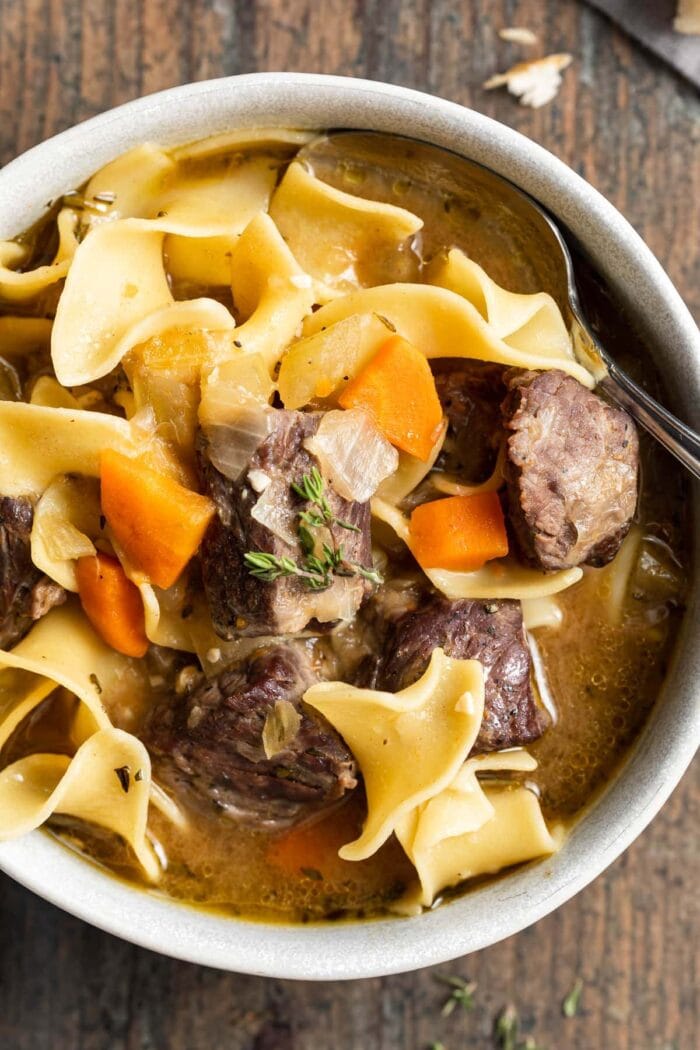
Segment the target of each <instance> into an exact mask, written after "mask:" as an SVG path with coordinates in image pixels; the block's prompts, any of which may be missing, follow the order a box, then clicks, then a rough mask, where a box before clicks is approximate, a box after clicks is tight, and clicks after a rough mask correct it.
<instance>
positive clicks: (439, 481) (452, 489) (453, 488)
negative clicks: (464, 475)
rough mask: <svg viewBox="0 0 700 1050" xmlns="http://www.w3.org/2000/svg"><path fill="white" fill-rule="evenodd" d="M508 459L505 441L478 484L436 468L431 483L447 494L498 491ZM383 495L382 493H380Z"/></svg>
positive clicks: (474, 494) (468, 494) (476, 493)
mask: <svg viewBox="0 0 700 1050" xmlns="http://www.w3.org/2000/svg"><path fill="white" fill-rule="evenodd" d="M505 459H506V446H505V442H504V443H503V444H502V445H501V447H500V449H499V450H498V456H497V458H496V462H495V464H494V467H493V470H492V471H491V474H490V475H489V477H488V478H486V479H485V480H484V481H481V482H479V483H478V484H476V485H465V484H464V483H463V482H461V481H459V480H458V479H457V478H455V477H454V476H453V475H451V474H446V473H444V472H443V471H441V470H436V471H435V472H434V473H433V474H431V476H430V483H431V485H432V486H433V488H434V489H437V491H438V492H444V493H445V495H447V496H476V495H478V494H479V493H483V492H498V490H499V489H500V488H501V487H502V486H503V483H504V477H503V470H504V466H505ZM380 495H381V493H380Z"/></svg>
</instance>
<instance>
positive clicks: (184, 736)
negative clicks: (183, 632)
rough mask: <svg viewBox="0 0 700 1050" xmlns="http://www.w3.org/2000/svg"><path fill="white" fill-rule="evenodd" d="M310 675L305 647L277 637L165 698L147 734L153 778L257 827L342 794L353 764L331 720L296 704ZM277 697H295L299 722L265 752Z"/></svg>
mask: <svg viewBox="0 0 700 1050" xmlns="http://www.w3.org/2000/svg"><path fill="white" fill-rule="evenodd" d="M314 681H315V676H314V674H313V672H312V670H311V665H310V663H309V661H308V658H307V657H306V655H305V654H304V653H300V652H299V650H298V649H296V648H294V647H293V646H291V645H276V646H273V647H271V648H267V649H262V650H258V651H257V652H256V653H254V654H253V655H252V656H251V657H250V658H249V659H248V660H247V661H246V662H244V663H242V664H239V665H236V666H234V667H230V668H228V669H227V670H225V671H223V672H222V673H221V674H220V675H219V676H218V678H216V679H214V680H213V681H210V682H205V683H204V684H202V685H200V686H198V687H197V688H195V689H194V690H193V691H192V692H191V693H190V694H189V695H187V696H185V697H180V698H177V699H174V700H171V699H168V700H167V701H164V702H162V703H161V704H159V705H158V706H156V707H155V708H154V710H153V712H152V713H151V716H150V718H149V721H148V723H147V726H146V729H145V732H144V742H145V743H146V746H147V747H148V748H149V750H150V752H151V754H152V756H153V760H154V767H155V771H156V776H157V777H158V778H160V779H161V780H162V781H163V782H164V783H166V784H169V785H170V786H172V787H173V788H174V789H175V790H176V791H180V790H184V791H186V792H187V793H188V794H189V795H190V796H191V797H193V798H194V799H196V800H198V801H199V802H200V803H201V802H203V801H206V802H211V803H213V804H214V805H215V806H216V807H217V808H218V809H221V810H222V811H223V812H225V813H226V815H227V816H229V817H231V818H232V819H235V820H239V821H242V822H250V823H254V824H256V825H257V826H259V827H260V826H264V827H282V826H284V825H285V824H290V823H293V822H294V821H296V820H298V819H300V818H302V817H304V816H306V815H308V814H309V813H312V812H314V811H315V810H317V809H319V808H321V807H322V806H324V805H326V804H328V803H330V802H332V801H334V800H335V799H339V798H341V796H342V795H343V794H345V792H346V791H349V790H351V789H352V788H354V787H355V784H356V780H355V771H356V769H355V762H354V760H353V757H352V755H351V754H350V752H349V751H348V749H347V747H346V746H345V744H344V743H343V741H342V740H341V739H340V737H339V736H338V735H337V733H336V732H335V730H334V729H333V728H332V727H331V726H330V725H329V724H328V722H326V721H325V719H323V718H322V717H321V715H319V714H318V713H317V712H315V711H314V710H313V709H312V708H309V707H306V706H305V705H303V704H302V702H301V698H302V696H303V694H304V692H305V691H306V689H308V687H309V686H310V685H312V684H313V682H314ZM280 700H287V701H289V702H290V703H291V704H293V705H294V707H295V708H296V710H297V711H298V712H299V714H300V715H301V724H300V726H299V729H298V731H297V734H296V736H295V737H294V739H293V740H291V741H290V742H289V744H288V745H287V746H286V747H285V749H284V750H283V751H281V752H279V753H278V754H276V755H274V756H273V757H272V758H269V759H268V758H267V757H266V754H265V749H264V747H263V738H262V734H263V727H264V725H265V719H266V717H267V715H268V713H269V712H271V711H273V709H274V707H275V704H276V703H277V701H280Z"/></svg>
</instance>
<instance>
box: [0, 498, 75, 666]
mask: <svg viewBox="0 0 700 1050" xmlns="http://www.w3.org/2000/svg"><path fill="white" fill-rule="evenodd" d="M33 521H34V509H33V507H32V504H31V503H30V501H29V500H28V499H25V498H24V497H21V496H19V497H16V498H15V497H10V496H3V497H2V498H0V649H9V648H11V647H12V646H13V645H16V643H17V642H18V641H19V640H20V639H21V638H23V637H24V635H25V634H26V633H27V631H28V630H29V628H30V627H31V626H32V624H33V623H34V622H35V621H36V620H39V619H41V617H42V616H44V615H45V614H46V613H47V612H48V611H49V609H52V608H53V607H54V606H55V605H60V604H61V603H62V602H64V601H65V600H66V592H65V591H64V589H63V587H61V586H59V584H57V583H54V582H53V580H50V579H49V578H48V576H45V575H44V574H43V573H42V572H40V571H39V569H37V568H36V566H35V565H34V563H33V562H32V557H31V551H30V543H29V541H30V536H31V531H32V524H33Z"/></svg>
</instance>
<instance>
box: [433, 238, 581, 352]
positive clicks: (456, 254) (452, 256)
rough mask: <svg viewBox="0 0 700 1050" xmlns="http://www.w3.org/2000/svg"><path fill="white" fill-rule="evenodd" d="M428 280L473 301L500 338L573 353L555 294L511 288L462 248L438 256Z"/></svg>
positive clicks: (526, 347) (527, 348) (532, 348)
mask: <svg viewBox="0 0 700 1050" xmlns="http://www.w3.org/2000/svg"><path fill="white" fill-rule="evenodd" d="M426 280H427V281H428V283H429V284H434V285H437V286H439V287H440V288H448V289H449V290H450V291H453V292H456V293H457V294H458V295H461V296H462V297H463V298H464V299H468V300H469V302H471V303H473V305H474V306H475V307H476V309H477V310H478V311H479V313H480V314H481V316H482V317H483V318H484V320H485V321H486V322H488V325H489V327H490V328H491V329H492V331H493V333H494V335H495V336H496V337H497V338H498V339H502V340H503V342H504V343H507V345H508V346H511V347H514V348H515V349H517V350H522V352H523V353H525V354H527V353H536V354H547V355H550V356H552V357H570V356H571V354H572V346H571V337H570V336H569V333H568V332H567V330H566V325H565V324H564V319H563V317H562V315H561V311H560V310H559V307H558V306H557V304H556V302H555V301H554V299H553V298H552V296H551V295H548V294H547V292H537V293H535V294H530V295H522V294H520V293H517V292H509V291H507V290H506V289H505V288H501V286H500V285H498V284H496V282H495V281H493V280H492V279H491V278H490V277H489V275H488V274H487V273H486V272H485V271H484V270H483V269H482V267H481V266H479V265H478V264H477V263H475V262H474V261H473V260H472V259H469V258H468V257H467V256H466V255H465V254H464V252H462V251H460V249H459V248H453V249H452V250H451V251H450V252H448V253H447V255H446V256H440V257H438V258H437V259H436V260H434V261H433V262H432V263H431V265H430V266H429V267H428V269H427V272H426Z"/></svg>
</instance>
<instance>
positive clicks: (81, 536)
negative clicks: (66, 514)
mask: <svg viewBox="0 0 700 1050" xmlns="http://www.w3.org/2000/svg"><path fill="white" fill-rule="evenodd" d="M41 531H42V538H43V541H44V546H45V547H46V550H47V552H48V554H49V555H50V557H52V558H53V559H54V560H55V561H71V560H73V559H74V558H87V557H89V556H90V555H91V554H94V553H95V545H94V543H93V542H92V540H91V539H90V538H89V537H88V536H86V535H85V533H84V532H81V531H80V529H78V528H76V526H75V525H73V523H72V522H70V521H67V520H66V519H65V518H59V517H47V518H44V519H43V521H42V530H41Z"/></svg>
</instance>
